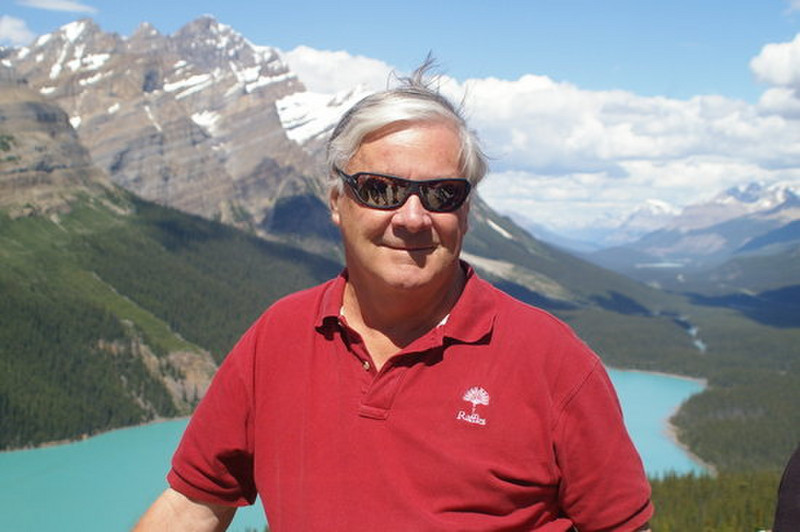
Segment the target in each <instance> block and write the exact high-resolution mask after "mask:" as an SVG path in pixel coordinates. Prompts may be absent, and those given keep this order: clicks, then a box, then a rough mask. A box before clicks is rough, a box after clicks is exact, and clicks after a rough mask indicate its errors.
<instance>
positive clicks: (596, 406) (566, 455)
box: [555, 359, 653, 532]
mask: <svg viewBox="0 0 800 532" xmlns="http://www.w3.org/2000/svg"><path fill="white" fill-rule="evenodd" d="M555 435H556V443H555V446H556V459H557V462H558V467H559V469H560V470H561V476H562V482H561V485H560V488H559V489H560V494H559V495H560V497H559V499H560V501H561V504H562V506H563V508H564V511H565V512H566V514H567V515H568V516H569V517H570V518H571V519H572V520H573V522H574V523H575V525H576V527H577V528H578V530H581V532H585V531H597V532H600V531H627V530H636V529H638V528H639V527H641V526H643V525H645V524H646V523H647V521H648V520H649V519H650V517H651V516H652V514H653V505H652V503H651V501H650V485H649V483H648V481H647V477H646V475H645V472H644V467H643V465H642V461H641V458H640V457H639V453H638V452H637V451H636V449H635V447H634V445H633V442H632V441H631V439H630V437H629V435H628V432H627V430H626V428H625V425H624V422H623V417H622V409H621V407H620V404H619V400H618V398H617V395H616V392H615V390H614V387H613V385H612V383H611V380H610V379H609V377H608V374H607V372H606V371H605V368H603V366H602V363H601V362H600V361H599V359H598V360H597V361H596V363H595V364H594V366H593V367H592V368H591V370H590V371H589V372H588V373H587V375H586V377H585V379H583V381H582V382H580V383H579V384H578V386H577V387H576V388H575V390H574V392H573V393H572V394H571V395H570V397H569V398H568V399H567V401H566V403H565V405H564V409H563V412H562V413H561V416H560V418H559V421H558V424H557V427H556V432H555Z"/></svg>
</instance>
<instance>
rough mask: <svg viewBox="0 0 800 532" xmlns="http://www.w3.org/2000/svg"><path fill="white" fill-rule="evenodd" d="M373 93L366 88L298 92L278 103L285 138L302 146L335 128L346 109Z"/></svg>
mask: <svg viewBox="0 0 800 532" xmlns="http://www.w3.org/2000/svg"><path fill="white" fill-rule="evenodd" d="M370 92H371V91H369V90H367V89H366V87H359V88H356V89H354V90H350V91H344V92H341V93H338V94H334V95H331V94H322V93H318V92H296V93H294V94H290V95H289V96H286V97H284V98H281V99H280V100H278V101H277V102H276V106H277V109H278V116H279V117H280V120H281V125H282V126H283V129H284V130H286V135H287V136H288V137H289V138H290V139H292V140H293V141H295V142H297V143H298V144H301V145H302V144H304V143H305V142H307V141H309V140H311V139H314V138H317V137H319V136H320V135H321V134H323V133H325V132H327V131H328V130H330V129H332V128H333V127H334V126H335V125H336V123H337V122H338V121H339V119H340V118H341V117H342V115H343V114H344V113H345V111H347V109H349V108H350V107H351V106H352V105H354V104H355V103H356V102H358V101H359V100H361V99H362V98H364V97H365V96H366V95H367V94H370Z"/></svg>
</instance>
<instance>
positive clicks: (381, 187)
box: [334, 167, 472, 212]
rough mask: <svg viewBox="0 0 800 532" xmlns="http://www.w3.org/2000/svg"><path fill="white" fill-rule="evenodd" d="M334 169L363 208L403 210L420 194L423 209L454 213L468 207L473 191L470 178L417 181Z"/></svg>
mask: <svg viewBox="0 0 800 532" xmlns="http://www.w3.org/2000/svg"><path fill="white" fill-rule="evenodd" d="M334 170H336V173H337V174H339V177H341V178H342V180H343V181H344V182H345V183H347V186H349V187H350V190H352V191H353V194H354V195H355V198H356V200H357V201H358V202H359V203H360V204H361V205H363V206H364V207H369V208H370V209H380V210H385V211H388V210H391V209H397V208H399V207H401V206H402V205H403V204H404V203H405V202H406V200H407V199H408V198H409V197H410V196H411V195H412V194H416V195H417V197H418V198H419V200H420V202H421V203H422V206H423V207H425V209H426V210H428V211H430V212H453V211H455V210H457V209H458V208H459V207H461V205H463V204H464V202H465V201H466V199H467V197H469V191H470V189H471V188H472V187H471V185H470V183H469V181H467V180H466V179H429V180H427V181H414V180H411V179H403V178H402V177H396V176H393V175H386V174H376V173H374V172H358V173H356V174H353V175H350V174H346V173H344V172H343V171H342V170H340V169H339V168H335V167H334Z"/></svg>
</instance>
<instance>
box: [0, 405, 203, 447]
mask: <svg viewBox="0 0 800 532" xmlns="http://www.w3.org/2000/svg"><path fill="white" fill-rule="evenodd" d="M190 417H191V414H190V415H188V416H186V415H184V416H176V417H156V418H153V419H151V420H149V421H143V422H142V423H134V424H132V425H124V426H122V427H114V428H110V429H105V430H98V431H97V432H93V433H91V434H82V435H81V436H78V437H77V438H64V439H61V440H51V441H46V442H44V443H40V444H37V445H27V446H25V447H9V448H7V449H0V454H4V453H17V452H20V451H37V450H39V449H48V448H50V447H58V446H60V445H70V444H72V443H80V442H82V441H86V440H88V439H90V438H95V437H97V436H102V435H103V434H110V433H112V432H117V431H120V430H128V429H135V428H140V427H147V426H149V425H156V424H158V423H169V422H170V421H179V420H181V419H189V418H190Z"/></svg>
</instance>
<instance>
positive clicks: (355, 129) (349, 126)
mask: <svg viewBox="0 0 800 532" xmlns="http://www.w3.org/2000/svg"><path fill="white" fill-rule="evenodd" d="M431 66H432V60H431V59H430V57H429V58H428V59H426V61H425V63H424V64H423V65H422V66H421V67H420V68H418V69H417V70H416V71H415V72H414V73H413V74H412V76H410V77H408V78H400V79H399V81H400V83H401V84H400V86H398V87H396V88H392V89H388V90H385V91H381V92H377V93H375V94H371V95H369V96H367V97H366V98H364V99H363V100H361V101H359V102H358V103H356V104H355V105H354V106H353V107H352V108H350V110H348V111H347V112H346V113H345V114H344V116H343V117H342V118H341V120H340V121H339V123H338V124H337V126H336V128H335V129H334V130H333V133H332V134H331V137H330V139H329V140H328V147H327V160H326V163H327V165H326V166H327V170H328V176H329V178H330V179H332V180H335V181H332V184H335V183H338V186H341V181H340V180H339V178H338V176H337V174H336V168H339V169H342V170H344V169H345V168H346V167H347V165H348V163H349V162H350V159H352V157H353V156H354V155H355V154H356V152H357V151H358V149H359V147H360V146H361V144H362V142H363V141H364V138H365V137H367V136H368V135H370V134H371V133H374V132H376V131H378V130H380V129H382V128H385V127H387V126H389V125H391V124H398V123H414V122H435V123H445V124H449V125H452V126H453V127H454V128H455V129H456V131H457V132H458V134H459V137H460V139H461V153H460V157H459V159H460V171H461V173H462V177H464V178H466V179H467V180H469V181H470V183H471V184H472V185H473V187H474V186H476V185H477V184H478V183H479V182H480V180H481V179H483V176H484V175H486V171H487V168H488V165H487V162H486V156H485V155H484V154H483V152H482V150H481V148H480V145H479V143H478V138H477V136H476V135H475V133H474V132H473V131H471V130H470V129H469V127H468V126H467V123H466V121H465V120H464V117H463V116H462V113H461V110H460V109H459V108H457V107H456V106H455V105H453V104H452V103H451V102H450V101H449V100H448V99H447V98H445V97H444V96H442V95H441V94H440V93H439V92H438V91H437V90H435V89H433V88H431V85H432V83H431V81H427V80H426V79H425V73H426V71H427V70H428V69H429V68H430V67H431Z"/></svg>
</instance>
